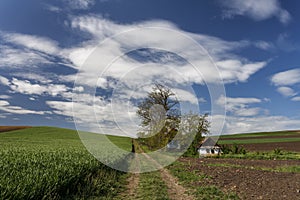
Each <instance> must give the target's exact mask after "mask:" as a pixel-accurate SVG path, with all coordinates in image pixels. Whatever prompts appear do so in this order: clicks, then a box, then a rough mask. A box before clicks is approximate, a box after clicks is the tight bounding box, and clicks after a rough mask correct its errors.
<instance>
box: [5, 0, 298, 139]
mask: <svg viewBox="0 0 300 200" xmlns="http://www.w3.org/2000/svg"><path fill="white" fill-rule="evenodd" d="M299 4H300V2H298V1H292V0H286V1H279V0H265V1H255V0H248V1H242V0H223V1H221V0H220V1H219V0H213V1H196V0H195V1H171V0H170V1H168V0H164V1H156V0H154V1H144V0H131V1H126V0H110V1H108V0H107V1H106V0H101V1H96V0H74V1H71V0H61V1H37V0H28V1H17V0H4V1H1V2H0V91H1V93H0V125H49V126H60V127H67V128H74V127H75V125H74V119H75V121H76V124H77V127H78V128H79V129H85V130H90V131H95V132H105V133H110V134H113V133H114V134H128V135H134V133H135V131H136V129H137V127H138V120H137V118H136V116H135V111H136V102H137V101H139V100H141V99H142V98H143V97H144V96H145V95H146V93H147V92H148V91H149V90H150V89H151V84H153V83H154V82H160V81H165V83H166V85H168V86H169V87H171V89H173V90H174V91H175V93H176V95H177V97H178V98H179V99H180V101H181V103H182V107H186V108H190V109H192V110H193V111H198V107H199V109H200V113H205V112H208V113H210V114H211V117H212V122H213V123H214V124H218V123H219V124H223V119H224V116H225V115H224V112H225V113H226V118H225V122H224V126H222V127H223V128H222V134H226V133H229V134H230V133H239V132H255V131H272V130H285V129H300V114H299V113H300V106H299V105H300V93H299V92H300V67H299V60H300V58H299V53H300V38H299V35H300V22H299V20H298V19H300V16H299V15H300V14H299V12H298V11H297V8H299V6H300V5H299ZM150 28H152V29H151V30H150ZM151 31H152V32H151ZM179 33H180V34H181V35H182V37H181V36H179V35H178V34H179ZM187 38H188V39H187ZM194 42H196V43H198V44H199V45H200V46H201V47H203V49H204V50H203V49H202V50H199V51H198V50H197V49H193V47H194V46H193V45H194ZM153 47H156V48H153ZM201 51H202V53H203V55H201ZM199 53H200V54H199ZM204 54H205V55H204ZM109 63H110V65H109V67H108V68H107V66H108V64H109ZM195 63H196V68H198V69H199V70H200V73H198V72H199V71H198V72H196V71H193V70H195V69H194V68H193V67H192V65H191V64H195ZM214 70H215V71H214ZM197 73H198V74H197ZM75 80H76V82H75V84H74V81H75ZM220 80H221V81H220ZM221 82H222V83H224V88H225V93H223V92H219V93H218V94H219V96H218V95H216V96H211V94H212V91H210V90H211V88H212V86H213V85H218V87H219V86H220V88H221V89H222V87H221ZM220 91H221V90H220ZM212 105H214V106H215V108H218V109H219V110H220V111H219V112H215V113H214V112H212V110H211V109H212V108H211V106H212ZM222 112H223V113H222ZM98 125H99V126H100V130H99V127H98ZM216 126H217V125H216Z"/></svg>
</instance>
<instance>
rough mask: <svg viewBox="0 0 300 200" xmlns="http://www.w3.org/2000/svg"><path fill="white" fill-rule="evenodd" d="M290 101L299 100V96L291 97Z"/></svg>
mask: <svg viewBox="0 0 300 200" xmlns="http://www.w3.org/2000/svg"><path fill="white" fill-rule="evenodd" d="M292 101H300V97H293V98H292Z"/></svg>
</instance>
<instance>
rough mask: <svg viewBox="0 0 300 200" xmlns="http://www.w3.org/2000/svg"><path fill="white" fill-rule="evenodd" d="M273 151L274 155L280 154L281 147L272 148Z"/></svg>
mask: <svg viewBox="0 0 300 200" xmlns="http://www.w3.org/2000/svg"><path fill="white" fill-rule="evenodd" d="M273 152H274V154H275V155H282V149H280V148H276V149H274V151H273Z"/></svg>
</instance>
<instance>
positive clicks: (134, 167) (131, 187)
mask: <svg viewBox="0 0 300 200" xmlns="http://www.w3.org/2000/svg"><path fill="white" fill-rule="evenodd" d="M134 156H135V157H134V158H133V162H132V164H131V166H130V170H131V171H133V173H131V174H130V176H129V178H128V179H127V183H128V184H127V186H126V188H127V190H126V191H125V192H124V193H122V194H121V195H120V196H119V197H118V198H117V199H124V200H125V199H136V198H137V193H136V191H137V188H138V185H139V181H140V173H139V169H140V161H139V155H138V154H134Z"/></svg>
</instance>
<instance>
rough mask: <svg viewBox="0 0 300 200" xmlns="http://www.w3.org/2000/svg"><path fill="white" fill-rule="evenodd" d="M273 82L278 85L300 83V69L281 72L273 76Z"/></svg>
mask: <svg viewBox="0 0 300 200" xmlns="http://www.w3.org/2000/svg"><path fill="white" fill-rule="evenodd" d="M271 82H272V83H273V84H274V85H276V86H287V85H294V84H296V83H300V69H291V70H288V71H284V72H279V73H277V74H275V75H273V76H272V78H271Z"/></svg>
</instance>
